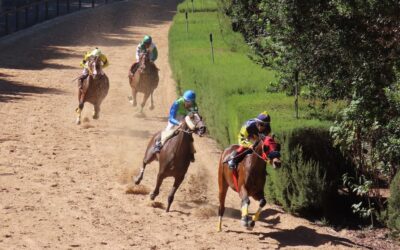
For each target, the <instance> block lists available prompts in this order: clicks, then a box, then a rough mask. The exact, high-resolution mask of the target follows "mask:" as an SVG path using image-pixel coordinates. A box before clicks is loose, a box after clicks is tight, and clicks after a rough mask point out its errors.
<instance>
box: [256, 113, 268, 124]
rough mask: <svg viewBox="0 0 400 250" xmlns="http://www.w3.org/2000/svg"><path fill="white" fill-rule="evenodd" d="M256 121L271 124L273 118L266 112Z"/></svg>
mask: <svg viewBox="0 0 400 250" xmlns="http://www.w3.org/2000/svg"><path fill="white" fill-rule="evenodd" d="M256 120H257V121H258V122H263V123H270V122H271V117H270V116H269V114H268V113H267V112H266V111H264V112H262V113H260V114H259V115H258V116H257V118H256Z"/></svg>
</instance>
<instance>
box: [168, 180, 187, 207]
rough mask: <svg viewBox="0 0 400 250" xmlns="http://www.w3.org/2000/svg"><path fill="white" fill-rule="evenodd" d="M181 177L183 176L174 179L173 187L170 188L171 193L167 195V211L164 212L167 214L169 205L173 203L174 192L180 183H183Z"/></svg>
mask: <svg viewBox="0 0 400 250" xmlns="http://www.w3.org/2000/svg"><path fill="white" fill-rule="evenodd" d="M183 177H184V176H182V177H175V181H174V185H173V186H172V189H171V192H170V193H169V195H168V206H167V210H165V211H166V212H169V209H170V207H171V204H172V202H173V201H174V196H175V192H176V190H178V188H179V186H180V185H181V183H182V181H183Z"/></svg>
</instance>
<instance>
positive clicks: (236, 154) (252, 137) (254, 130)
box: [228, 111, 271, 169]
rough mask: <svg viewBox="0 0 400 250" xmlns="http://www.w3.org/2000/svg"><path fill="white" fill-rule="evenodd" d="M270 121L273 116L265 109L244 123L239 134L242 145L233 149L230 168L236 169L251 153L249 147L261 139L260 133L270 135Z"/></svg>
mask: <svg viewBox="0 0 400 250" xmlns="http://www.w3.org/2000/svg"><path fill="white" fill-rule="evenodd" d="M270 122H271V117H270V116H269V115H268V114H267V112H265V111H264V112H262V113H261V114H259V115H258V116H257V117H256V118H254V119H250V120H248V121H246V122H245V123H244V125H243V126H242V128H241V129H240V132H239V135H238V139H239V146H240V147H239V148H238V149H236V150H235V151H233V153H232V154H231V156H230V160H229V161H228V165H229V168H230V169H236V168H237V166H238V164H239V163H240V162H241V161H242V160H243V159H244V157H245V156H246V155H247V154H249V153H251V150H248V149H252V148H253V143H254V142H255V141H257V139H259V135H260V134H263V135H268V134H270V133H271V126H270Z"/></svg>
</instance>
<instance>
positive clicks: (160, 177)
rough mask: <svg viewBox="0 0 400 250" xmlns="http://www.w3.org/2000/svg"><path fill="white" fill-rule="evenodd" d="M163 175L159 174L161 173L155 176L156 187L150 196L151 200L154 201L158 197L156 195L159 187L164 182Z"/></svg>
mask: <svg viewBox="0 0 400 250" xmlns="http://www.w3.org/2000/svg"><path fill="white" fill-rule="evenodd" d="M164 178H165V177H164V175H163V174H161V173H158V174H157V183H156V187H155V188H154V190H153V192H152V193H151V194H150V199H151V200H154V199H155V198H156V197H157V196H158V194H159V193H160V187H161V184H162V183H163V181H164Z"/></svg>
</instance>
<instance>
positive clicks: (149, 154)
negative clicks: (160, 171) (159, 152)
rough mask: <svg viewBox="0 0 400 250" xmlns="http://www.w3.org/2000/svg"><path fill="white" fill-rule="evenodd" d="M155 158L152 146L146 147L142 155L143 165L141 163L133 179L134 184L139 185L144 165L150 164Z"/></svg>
mask: <svg viewBox="0 0 400 250" xmlns="http://www.w3.org/2000/svg"><path fill="white" fill-rule="evenodd" d="M155 159H156V154H154V153H153V150H152V147H150V150H149V149H148V150H147V151H146V155H145V156H144V159H143V165H142V168H141V169H140V173H139V174H138V175H137V176H136V177H135V179H134V181H135V184H136V185H139V184H140V182H141V181H142V179H143V174H144V170H145V169H146V165H147V164H150V163H151V162H152V161H154V160H155Z"/></svg>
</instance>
